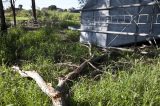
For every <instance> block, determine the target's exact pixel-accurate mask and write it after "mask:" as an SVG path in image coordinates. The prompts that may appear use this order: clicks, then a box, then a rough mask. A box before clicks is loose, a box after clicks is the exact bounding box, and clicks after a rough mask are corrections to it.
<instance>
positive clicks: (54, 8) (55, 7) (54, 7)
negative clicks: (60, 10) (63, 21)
mask: <svg viewBox="0 0 160 106" xmlns="http://www.w3.org/2000/svg"><path fill="white" fill-rule="evenodd" d="M56 9H57V6H56V5H50V6H49V7H48V10H56Z"/></svg>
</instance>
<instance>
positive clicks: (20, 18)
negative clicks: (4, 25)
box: [6, 17, 29, 21]
mask: <svg viewBox="0 0 160 106" xmlns="http://www.w3.org/2000/svg"><path fill="white" fill-rule="evenodd" d="M6 19H7V20H13V17H7V18H6ZM16 20H17V21H22V20H29V18H28V17H16Z"/></svg>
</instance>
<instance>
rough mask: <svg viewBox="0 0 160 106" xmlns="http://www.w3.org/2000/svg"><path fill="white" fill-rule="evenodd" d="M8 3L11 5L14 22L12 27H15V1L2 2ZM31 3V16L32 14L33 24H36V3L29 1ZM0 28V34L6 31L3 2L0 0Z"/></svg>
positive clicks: (32, 0)
mask: <svg viewBox="0 0 160 106" xmlns="http://www.w3.org/2000/svg"><path fill="white" fill-rule="evenodd" d="M7 1H9V2H10V5H11V10H12V14H13V20H14V26H16V9H15V2H16V0H6V1H4V2H7ZM31 2H32V14H33V19H34V22H37V16H36V3H35V0H31ZM0 27H1V31H2V32H6V31H7V25H6V19H5V11H4V7H3V1H2V0H0Z"/></svg>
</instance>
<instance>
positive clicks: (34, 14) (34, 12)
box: [32, 0, 37, 22]
mask: <svg viewBox="0 0 160 106" xmlns="http://www.w3.org/2000/svg"><path fill="white" fill-rule="evenodd" d="M32 14H33V18H34V21H35V22H37V15H36V3H35V0H32Z"/></svg>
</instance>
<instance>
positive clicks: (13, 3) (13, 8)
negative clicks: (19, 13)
mask: <svg viewBox="0 0 160 106" xmlns="http://www.w3.org/2000/svg"><path fill="white" fill-rule="evenodd" d="M15 1H16V0H10V4H11V9H12V13H13V21H14V26H16V11H15Z"/></svg>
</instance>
